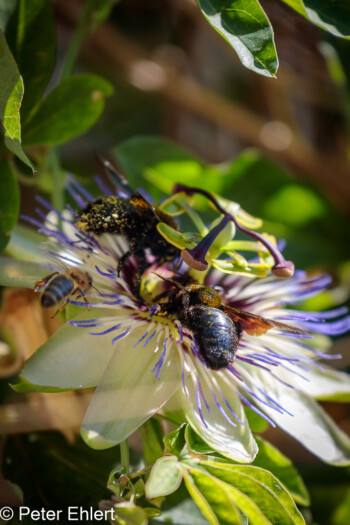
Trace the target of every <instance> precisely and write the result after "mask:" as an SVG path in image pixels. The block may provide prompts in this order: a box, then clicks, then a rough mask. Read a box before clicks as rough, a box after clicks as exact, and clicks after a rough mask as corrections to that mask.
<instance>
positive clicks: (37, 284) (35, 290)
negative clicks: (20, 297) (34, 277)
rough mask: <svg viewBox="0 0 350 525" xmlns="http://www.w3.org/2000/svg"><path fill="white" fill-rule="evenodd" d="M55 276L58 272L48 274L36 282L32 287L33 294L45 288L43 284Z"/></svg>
mask: <svg viewBox="0 0 350 525" xmlns="http://www.w3.org/2000/svg"><path fill="white" fill-rule="evenodd" d="M57 274H58V272H53V273H50V275H47V276H46V277H44V279H42V280H41V281H37V282H36V283H35V285H34V292H37V291H38V290H39V288H42V287H43V286H45V284H46V283H48V282H49V281H50V280H51V279H52V277H53V276H54V275H57Z"/></svg>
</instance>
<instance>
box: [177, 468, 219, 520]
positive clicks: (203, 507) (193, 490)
mask: <svg viewBox="0 0 350 525" xmlns="http://www.w3.org/2000/svg"><path fill="white" fill-rule="evenodd" d="M182 475H183V478H184V482H185V485H186V488H187V490H188V492H189V494H190V496H191V498H192V499H193V501H194V502H195V504H196V505H197V507H198V508H199V510H200V511H201V513H202V514H203V516H204V517H205V518H206V519H207V520H208V521H209V523H210V524H211V525H220V523H219V520H218V519H217V517H216V515H215V513H214V511H213V510H212V508H211V506H210V504H209V502H208V501H207V500H206V499H205V497H204V496H203V494H202V493H201V491H200V490H199V489H198V488H197V486H196V484H195V482H194V481H193V479H192V476H191V475H190V473H189V472H188V471H187V470H186V469H183V470H182Z"/></svg>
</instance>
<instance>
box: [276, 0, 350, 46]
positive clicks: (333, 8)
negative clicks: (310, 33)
mask: <svg viewBox="0 0 350 525" xmlns="http://www.w3.org/2000/svg"><path fill="white" fill-rule="evenodd" d="M282 1H283V2H284V3H285V4H287V5H289V6H290V7H292V8H293V9H295V11H297V12H298V13H299V14H301V15H302V16H304V17H305V18H307V19H308V20H310V22H312V23H313V24H315V25H317V26H319V27H322V29H324V30H325V31H328V32H329V33H332V35H334V36H338V37H341V38H350V2H349V1H348V0H282Z"/></svg>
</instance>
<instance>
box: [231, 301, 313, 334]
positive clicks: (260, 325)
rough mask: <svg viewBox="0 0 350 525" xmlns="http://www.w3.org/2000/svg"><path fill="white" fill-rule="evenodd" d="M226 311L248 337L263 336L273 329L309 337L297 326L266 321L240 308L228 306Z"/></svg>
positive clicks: (270, 320)
mask: <svg viewBox="0 0 350 525" xmlns="http://www.w3.org/2000/svg"><path fill="white" fill-rule="evenodd" d="M224 311H225V313H226V314H227V315H228V316H229V317H230V318H231V319H232V320H233V321H236V322H237V323H239V324H240V325H241V327H242V330H244V331H245V332H247V334H248V335H257V336H258V335H263V334H265V333H266V332H267V331H268V330H271V328H279V329H280V330H287V331H288V332H294V333H296V334H305V335H309V332H307V331H306V330H302V329H301V328H297V327H296V326H292V325H290V324H286V323H279V322H278V321H272V319H266V318H265V317H260V315H256V314H251V313H249V312H244V311H242V310H239V309H238V308H231V307H229V306H226V307H225V310H224Z"/></svg>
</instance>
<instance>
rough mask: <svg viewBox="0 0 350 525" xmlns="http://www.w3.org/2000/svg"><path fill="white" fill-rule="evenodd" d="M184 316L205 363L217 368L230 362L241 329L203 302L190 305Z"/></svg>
mask: <svg viewBox="0 0 350 525" xmlns="http://www.w3.org/2000/svg"><path fill="white" fill-rule="evenodd" d="M186 317H187V326H188V327H189V328H190V330H191V331H192V333H193V336H194V339H195V341H196V344H197V347H198V350H199V353H200V355H201V357H202V359H203V360H204V362H205V364H206V365H207V366H208V367H209V368H212V369H214V370H218V369H220V368H226V367H227V366H228V365H229V364H230V363H232V361H233V360H234V357H235V353H236V350H237V345H238V341H239V336H240V333H241V331H242V330H241V329H240V327H239V325H238V324H236V323H233V322H232V320H231V319H230V318H229V316H228V315H227V314H225V312H223V311H222V310H219V309H218V308H212V307H210V306H206V305H204V304H200V305H195V306H191V307H190V308H189V309H188V311H187V313H186ZM184 320H185V323H186V319H184Z"/></svg>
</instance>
